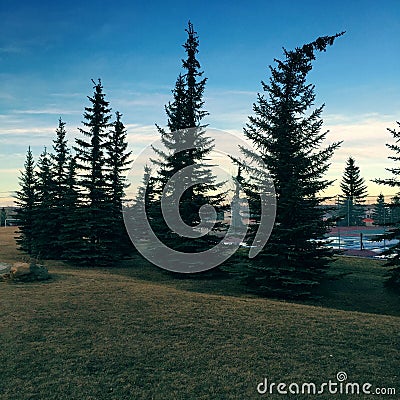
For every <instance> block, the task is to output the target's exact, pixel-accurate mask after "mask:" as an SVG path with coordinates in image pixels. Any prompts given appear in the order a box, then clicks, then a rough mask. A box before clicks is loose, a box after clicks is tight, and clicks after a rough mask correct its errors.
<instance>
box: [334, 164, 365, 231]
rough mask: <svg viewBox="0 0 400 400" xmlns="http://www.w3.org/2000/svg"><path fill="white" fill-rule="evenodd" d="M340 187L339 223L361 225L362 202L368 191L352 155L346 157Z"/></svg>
mask: <svg viewBox="0 0 400 400" xmlns="http://www.w3.org/2000/svg"><path fill="white" fill-rule="evenodd" d="M340 188H341V189H342V193H343V196H342V202H341V205H340V208H339V214H340V217H341V218H342V221H341V222H339V223H340V224H341V225H343V226H358V225H362V224H363V222H362V220H363V218H364V207H363V204H364V202H365V197H366V196H367V194H368V193H367V186H366V185H365V181H364V178H362V177H361V173H360V168H359V167H358V166H357V165H356V164H355V160H354V158H353V157H349V158H348V159H347V162H346V168H345V170H344V173H343V178H342V182H341V183H340Z"/></svg>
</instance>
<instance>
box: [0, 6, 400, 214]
mask: <svg viewBox="0 0 400 400" xmlns="http://www.w3.org/2000/svg"><path fill="white" fill-rule="evenodd" d="M189 19H190V20H191V21H192V22H193V24H194V27H195V30H196V31H197V32H198V35H199V38H200V47H199V50H200V52H199V55H198V58H199V61H200V63H201V66H202V69H203V70H204V76H205V77H207V78H208V81H207V86H206V91H205V108H206V109H207V111H208V112H209V113H210V115H209V116H208V117H207V119H206V121H205V122H207V123H208V124H209V125H210V127H213V128H216V129H221V130H226V131H229V132H231V133H233V134H236V135H238V136H243V134H242V130H243V126H245V124H246V122H247V118H248V116H249V115H252V105H253V103H254V102H255V101H256V98H257V93H259V92H262V87H261V81H266V82H267V81H268V79H269V77H270V73H269V69H268V66H269V65H271V64H272V65H273V63H274V58H278V59H279V58H281V57H282V48H283V47H284V48H286V49H293V48H294V47H296V46H301V45H303V44H304V43H308V42H311V41H313V40H315V39H316V38H317V37H318V36H324V35H332V34H335V33H337V32H341V31H346V34H345V35H344V36H343V37H341V38H339V39H337V41H336V42H335V44H334V45H333V46H332V47H330V48H328V50H327V52H326V53H320V54H318V55H317V60H316V61H315V63H314V68H313V70H312V71H311V73H310V74H309V82H310V83H312V84H314V85H315V91H316V94H317V98H316V106H319V105H321V104H322V103H324V104H325V109H324V113H323V115H322V117H323V119H324V129H327V130H329V134H328V136H327V140H326V144H329V143H331V142H334V141H343V144H342V146H341V148H340V149H339V150H338V151H337V152H336V153H335V155H334V157H333V158H332V166H331V168H330V169H329V172H328V178H330V179H336V182H335V184H334V185H333V186H332V187H331V188H330V189H329V192H328V194H336V193H339V192H340V189H339V182H340V179H341V176H342V174H343V170H344V167H345V162H346V159H347V158H348V157H349V156H353V157H354V158H355V160H356V163H357V165H358V166H359V167H360V169H361V174H362V176H363V177H364V179H365V181H366V182H367V184H368V187H369V194H370V195H371V196H377V195H378V194H379V193H380V192H383V193H384V194H387V195H390V194H393V193H394V192H395V191H394V190H393V189H391V188H389V187H386V186H378V185H376V184H373V183H372V182H371V179H374V178H378V177H383V178H384V177H390V174H389V173H388V172H386V170H385V168H390V167H393V166H394V164H393V161H392V160H390V159H388V156H389V155H391V154H390V151H389V150H388V149H387V148H386V147H385V143H392V142H393V139H392V137H391V135H390V133H389V132H388V131H387V128H395V127H396V120H400V73H399V62H400V39H399V38H400V2H399V1H397V0H393V1H392V0H385V1H381V2H377V1H375V0H374V1H372V0H371V1H370V0H363V1H358V0H353V1H348V0H347V1H340V0H339V1H335V2H331V3H330V4H329V5H327V3H322V2H320V1H311V0H309V1H307V0H305V1H301V2H298V1H286V2H283V1H275V0H272V1H265V0H263V1H258V0H256V1H252V2H247V3H246V2H244V1H237V0H230V1H212V2H211V1H203V2H201V3H200V2H189V1H187V0H186V1H180V0H178V1H158V0H156V1H151V2H144V1H136V0H131V1H118V0H116V1H113V2H111V1H101V0H99V1H93V0H92V1H75V0H71V1H68V2H67V1H58V2H55V1H47V0H41V1H39V0H37V1H28V0H20V1H18V2H15V1H12V0H0V21H1V24H0V206H4V205H11V204H12V202H13V200H12V194H13V192H14V191H15V190H17V189H18V176H19V174H20V172H19V171H20V170H21V169H23V164H24V160H25V156H26V151H27V148H28V146H31V147H32V150H33V153H34V156H35V157H36V158H37V157H38V156H39V155H40V153H41V152H42V151H43V148H44V146H47V148H49V149H50V148H51V145H52V140H53V139H54V135H55V133H54V131H55V129H56V127H57V124H58V119H59V118H60V117H62V119H63V120H64V121H65V122H66V124H67V125H66V128H67V131H68V138H69V141H70V144H73V142H74V138H75V137H78V136H79V133H78V129H77V128H78V127H80V126H81V121H82V119H83V118H82V114H83V112H84V107H85V106H88V105H89V103H88V100H87V96H88V95H91V94H92V90H93V89H92V86H93V85H92V82H91V79H95V80H97V79H98V78H101V79H102V82H103V86H104V92H105V93H106V96H107V97H106V98H107V100H108V101H110V105H111V107H112V109H113V111H114V112H115V111H117V110H118V111H120V112H121V113H122V114H123V122H124V124H125V125H126V127H127V129H128V134H129V135H128V138H129V145H130V149H131V150H132V151H133V153H134V154H138V153H139V152H140V151H141V150H142V149H143V148H145V147H146V146H147V145H148V144H149V143H151V142H152V141H153V140H155V139H157V138H158V135H157V132H156V129H155V123H157V124H159V125H161V126H163V125H165V123H166V116H165V112H164V105H165V104H166V103H168V101H169V100H171V90H172V89H173V87H174V84H175V80H176V78H177V75H178V74H179V72H181V59H182V58H183V57H184V50H183V48H182V46H181V45H182V44H183V43H184V42H185V40H186V33H185V28H186V26H187V22H188V20H189Z"/></svg>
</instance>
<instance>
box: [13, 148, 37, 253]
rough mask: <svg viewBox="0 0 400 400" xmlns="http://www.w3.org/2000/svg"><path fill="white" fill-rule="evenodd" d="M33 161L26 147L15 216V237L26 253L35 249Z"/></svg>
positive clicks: (34, 181) (34, 178) (29, 150)
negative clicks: (17, 224) (16, 233)
mask: <svg viewBox="0 0 400 400" xmlns="http://www.w3.org/2000/svg"><path fill="white" fill-rule="evenodd" d="M34 168H35V163H34V160H33V155H32V151H31V148H30V147H29V148H28V152H27V155H26V161H25V164H24V171H23V172H21V176H20V178H19V185H20V190H19V191H17V193H16V197H17V200H16V202H15V203H16V205H17V208H16V218H17V219H18V222H19V231H18V233H19V235H18V236H17V237H16V239H17V244H18V245H19V248H20V249H21V250H23V251H25V252H27V253H28V254H32V253H33V252H34V250H35V242H34V233H33V230H34V224H35V223H36V221H35V218H34V208H35V204H36V176H35V172H34Z"/></svg>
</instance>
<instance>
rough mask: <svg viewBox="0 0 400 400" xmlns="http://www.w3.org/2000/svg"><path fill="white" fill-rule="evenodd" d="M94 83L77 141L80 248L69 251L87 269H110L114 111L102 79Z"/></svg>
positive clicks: (77, 223) (77, 216) (72, 258)
mask: <svg viewBox="0 0 400 400" xmlns="http://www.w3.org/2000/svg"><path fill="white" fill-rule="evenodd" d="M92 82H93V85H94V87H93V88H94V94H93V97H90V96H88V99H89V102H90V103H91V104H90V106H89V107H85V113H84V115H83V117H84V121H83V122H82V123H83V125H84V127H85V128H79V131H80V132H81V133H82V134H83V136H84V138H83V139H80V138H79V139H76V146H75V147H74V150H75V151H76V159H77V171H78V184H79V187H80V198H79V206H78V207H77V211H76V213H75V216H76V229H77V231H76V233H77V235H79V239H80V245H79V246H77V247H76V248H74V249H72V248H70V249H69V250H68V257H69V258H70V259H71V260H74V261H76V262H79V263H81V264H85V265H91V266H96V265H107V264H108V263H109V262H110V261H111V260H112V259H113V251H112V242H111V240H110V235H111V230H112V228H111V225H112V220H113V218H112V212H111V209H110V202H109V198H108V184H107V181H106V178H107V163H106V152H107V148H108V146H109V131H110V128H111V127H112V124H111V122H110V119H111V109H110V108H109V102H108V101H107V100H106V99H105V94H104V93H103V86H102V84H101V81H100V79H99V80H98V82H97V83H96V82H94V81H92Z"/></svg>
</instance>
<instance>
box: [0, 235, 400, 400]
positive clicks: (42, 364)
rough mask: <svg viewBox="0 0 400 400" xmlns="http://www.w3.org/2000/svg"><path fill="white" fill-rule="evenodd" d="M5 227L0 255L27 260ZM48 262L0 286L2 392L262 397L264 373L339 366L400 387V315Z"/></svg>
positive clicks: (301, 376) (305, 376)
mask: <svg viewBox="0 0 400 400" xmlns="http://www.w3.org/2000/svg"><path fill="white" fill-rule="evenodd" d="M7 235H8V236H7ZM10 236H11V235H10V234H9V233H8V234H5V233H4V231H3V232H0V243H1V247H0V260H2V261H12V259H13V258H15V257H20V256H19V255H18V254H17V252H16V251H15V248H14V245H13V241H12V240H10V239H9V237H10ZM5 243H8V244H7V245H4V244H5ZM48 267H49V270H50V272H51V273H53V275H54V278H53V280H52V281H51V282H48V283H41V284H38V283H36V284H6V283H0V312H1V319H0V362H1V364H0V365H1V380H0V398H1V399H4V400H6V399H10V400H11V399H12V400H19V399H21V400H23V399H46V400H50V399H54V400H56V399H57V400H63V399H68V400H69V399H79V400H81V399H96V400H102V399H171V400H174V399H258V398H260V396H259V395H258V394H257V392H256V386H257V383H258V382H260V381H261V379H262V378H263V377H268V378H269V380H271V381H274V380H275V381H278V382H279V381H284V382H291V381H294V382H300V383H301V382H304V381H305V382H310V381H315V382H316V383H321V382H324V381H327V380H328V379H334V378H335V376H336V373H337V372H338V371H346V372H347V374H348V376H349V380H351V381H360V382H366V381H368V382H371V383H372V384H373V385H374V386H387V387H389V386H391V387H396V386H397V390H398V392H399V391H400V387H399V369H398V366H399V365H398V349H399V344H400V341H399V339H400V333H399V332H400V330H399V327H400V324H399V322H400V318H399V317H396V316H384V315H373V314H366V313H359V312H349V311H339V310H332V309H327V308H322V307H314V306H307V305H300V304H290V303H284V302H277V301H271V300H266V299H258V298H249V297H243V296H242V297H234V296H222V295H212V294H209V293H195V292H189V291H187V290H183V289H182V288H180V287H179V285H178V286H176V287H173V285H172V284H170V283H168V282H167V284H166V283H164V282H157V283H152V282H149V281H146V280H144V279H141V278H138V277H134V276H127V274H124V273H123V272H124V270H116V271H115V272H114V271H113V270H110V269H108V270H100V269H87V270H84V269H76V268H72V267H67V266H62V264H60V263H59V264H58V265H57V266H55V264H53V263H49V264H48ZM315 397H316V396H313V397H312V398H315ZM268 398H276V399H278V398H285V396H280V395H275V396H272V397H271V396H268ZM286 398H293V399H295V398H306V397H301V396H295V395H292V397H290V396H287V397H286ZM310 398H311V397H310ZM318 398H322V399H335V398H338V399H339V398H348V396H340V395H337V396H333V395H326V396H323V395H321V396H318ZM357 398H359V399H361V398H363V396H357ZM365 398H367V397H365ZM375 398H379V397H378V396H375ZM382 398H383V397H382ZM385 398H398V397H396V396H395V397H390V396H386V397H385Z"/></svg>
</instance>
